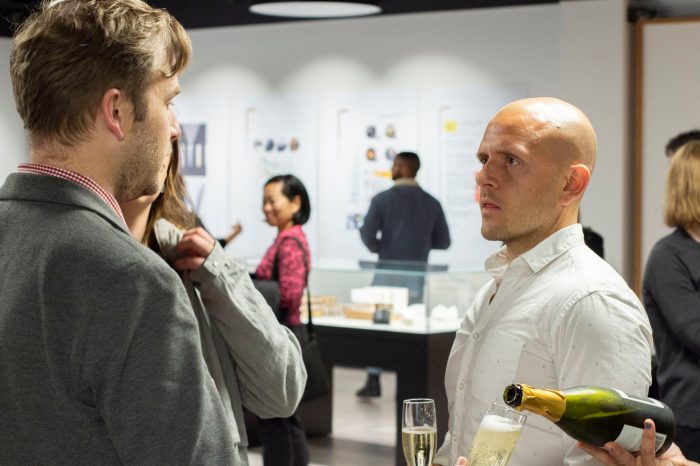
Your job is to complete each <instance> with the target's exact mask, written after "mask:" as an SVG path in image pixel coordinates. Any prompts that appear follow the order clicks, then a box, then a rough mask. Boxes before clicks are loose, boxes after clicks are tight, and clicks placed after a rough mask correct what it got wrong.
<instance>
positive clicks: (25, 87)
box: [0, 0, 240, 465]
mask: <svg viewBox="0 0 700 466" xmlns="http://www.w3.org/2000/svg"><path fill="white" fill-rule="evenodd" d="M190 53H191V45H190V41H189V38H188V37H187V34H186V32H185V30H184V29H183V27H182V26H181V25H180V23H178V22H177V21H176V20H175V19H174V18H173V17H172V16H170V15H169V14H168V13H167V12H166V11H164V10H160V9H154V8H151V7H150V6H148V5H147V4H145V3H143V2H142V1H141V0H61V1H54V2H44V3H42V5H41V6H40V7H39V9H38V10H37V11H36V12H35V13H34V14H32V15H31V16H30V18H29V19H28V20H27V21H26V22H25V23H24V24H23V25H22V26H21V27H20V29H19V30H18V31H17V33H16V35H15V37H14V39H13V46H12V51H11V58H10V72H11V77H12V85H13V91H14V96H15V101H16V104H17V110H18V112H19V114H20V116H21V117H22V120H23V121H24V127H25V129H26V131H27V135H28V140H29V143H30V148H31V149H30V151H31V163H29V164H21V165H20V166H19V168H18V172H17V173H13V174H11V175H9V176H8V177H7V179H6V181H5V183H4V185H3V186H2V188H0V225H2V227H0V277H2V278H1V279H0V295H1V296H2V300H0V393H2V396H0V413H2V415H0V445H2V446H1V447H0V463H2V464H5V463H13V464H117V463H126V464H180V463H200V464H235V465H238V464H240V463H239V461H238V459H237V450H236V448H235V446H234V444H233V439H232V433H231V432H230V430H229V429H228V428H227V424H226V422H225V415H224V408H223V405H222V404H221V400H220V399H219V398H218V396H217V392H216V388H215V386H214V383H213V381H212V379H211V377H210V376H209V374H208V372H207V368H206V366H205V363H204V360H203V358H202V351H201V347H200V343H199V337H198V330H197V322H196V320H195V317H194V314H193V313H192V310H191V308H190V305H189V301H188V298H187V294H186V292H185V290H184V288H183V286H182V284H181V282H180V280H179V278H178V276H177V275H176V274H175V272H174V271H172V269H171V268H170V267H169V266H168V265H167V264H166V263H165V262H164V261H163V260H161V259H160V258H159V257H157V256H156V255H155V254H154V253H152V252H151V251H149V250H148V249H146V248H145V247H143V246H141V245H139V244H138V243H137V242H136V241H134V240H133V239H132V238H131V235H130V234H129V231H128V229H127V227H126V224H125V222H124V218H123V216H122V213H121V210H120V208H119V205H118V204H117V202H119V201H126V200H131V199H134V198H136V197H138V196H141V195H146V194H153V193H156V192H158V190H159V189H160V188H161V187H160V186H159V185H158V180H157V175H158V171H159V170H160V169H161V167H163V166H164V165H166V164H167V162H168V158H169V156H170V152H171V141H172V140H174V139H176V138H177V137H178V136H179V127H178V124H177V122H176V120H175V117H174V116H173V114H172V111H171V104H172V100H173V98H174V97H175V95H176V94H177V93H178V92H179V85H178V75H179V74H180V73H181V72H182V71H183V69H184V68H185V66H186V64H187V62H188V60H189V56H190Z"/></svg>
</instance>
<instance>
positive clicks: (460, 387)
mask: <svg viewBox="0 0 700 466" xmlns="http://www.w3.org/2000/svg"><path fill="white" fill-rule="evenodd" d="M457 388H459V390H460V391H462V390H464V382H460V383H459V384H458V385H457Z"/></svg>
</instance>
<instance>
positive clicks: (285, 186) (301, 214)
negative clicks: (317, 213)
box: [265, 175, 311, 225]
mask: <svg viewBox="0 0 700 466" xmlns="http://www.w3.org/2000/svg"><path fill="white" fill-rule="evenodd" d="M272 183H282V194H284V197H286V198H287V199H289V200H290V201H293V200H294V198H295V197H296V196H299V199H300V200H301V207H300V208H299V211H298V212H297V213H295V214H294V216H292V222H294V225H303V224H305V223H306V222H308V221H309V217H310V216H311V201H309V195H308V193H307V192H306V188H305V187H304V183H302V182H301V180H300V179H299V178H297V177H296V176H294V175H277V176H273V177H272V178H270V179H269V180H267V181H266V182H265V186H267V185H268V184H272Z"/></svg>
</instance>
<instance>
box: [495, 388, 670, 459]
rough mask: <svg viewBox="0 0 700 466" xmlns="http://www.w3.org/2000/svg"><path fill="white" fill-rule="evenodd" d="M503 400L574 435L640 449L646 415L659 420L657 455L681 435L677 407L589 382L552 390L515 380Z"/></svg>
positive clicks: (629, 448) (590, 440)
mask: <svg viewBox="0 0 700 466" xmlns="http://www.w3.org/2000/svg"><path fill="white" fill-rule="evenodd" d="M503 401H505V402H506V404H508V405H509V406H511V407H512V408H515V409H517V410H518V411H522V410H527V411H530V412H532V413H535V414H539V415H540V416H544V417H546V418H547V419H549V420H550V421H552V422H553V423H555V424H556V425H557V426H559V428H560V429H561V430H563V431H564V432H566V433H567V434H568V435H569V436H570V437H572V438H574V439H576V440H580V441H582V442H585V443H589V444H591V445H596V446H598V447H602V446H603V445H605V443H607V442H617V443H618V444H620V445H621V446H622V447H624V448H625V449H626V450H627V451H629V452H631V453H638V452H639V449H640V445H641V443H642V432H643V429H644V420H645V419H652V420H653V421H654V424H655V425H656V454H657V455H660V454H661V453H663V452H665V451H666V450H667V449H668V447H670V446H671V444H672V443H673V438H674V437H675V435H676V422H675V419H674V417H673V412H672V411H671V409H670V408H669V407H668V406H666V405H665V404H664V403H662V402H660V401H658V400H654V399H652V398H644V399H639V398H634V397H631V396H628V395H627V394H625V393H624V392H622V391H620V390H617V389H613V388H605V387H598V386H594V385H586V386H582V387H573V388H567V389H564V390H551V389H539V388H533V387H530V386H529V385H525V384H512V385H508V386H507V387H506V389H505V391H504V392H503Z"/></svg>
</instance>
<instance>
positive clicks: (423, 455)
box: [401, 398, 437, 466]
mask: <svg viewBox="0 0 700 466" xmlns="http://www.w3.org/2000/svg"><path fill="white" fill-rule="evenodd" d="M401 426H402V429H401V443H402V444H403V454H404V456H405V457H406V463H407V464H408V466H430V465H431V464H432V463H433V457H434V456H435V448H436V446H437V445H436V444H437V424H436V423H435V402H434V401H433V400H431V399H429V398H412V399H410V400H404V402H403V415H402V423H401Z"/></svg>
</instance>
